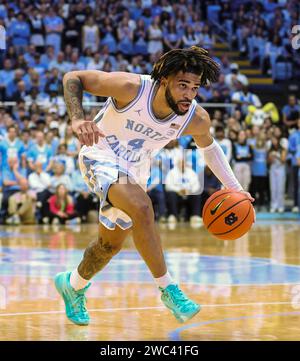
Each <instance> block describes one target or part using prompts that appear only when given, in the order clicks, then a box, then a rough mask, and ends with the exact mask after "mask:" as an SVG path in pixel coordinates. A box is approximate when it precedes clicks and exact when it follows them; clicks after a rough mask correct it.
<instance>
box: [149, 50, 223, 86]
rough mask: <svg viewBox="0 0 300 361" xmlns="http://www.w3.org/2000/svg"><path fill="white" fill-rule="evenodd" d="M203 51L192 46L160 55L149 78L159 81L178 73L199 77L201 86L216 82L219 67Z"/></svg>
mask: <svg viewBox="0 0 300 361" xmlns="http://www.w3.org/2000/svg"><path fill="white" fill-rule="evenodd" d="M207 54H208V52H207V51H206V50H205V49H202V48H199V47H198V46H192V47H190V48H188V49H173V50H170V51H168V52H167V53H165V54H164V55H162V56H161V57H160V58H159V59H158V61H157V62H156V63H155V64H154V66H153V70H152V72H151V78H153V79H154V80H158V81H159V80H160V79H161V78H162V77H167V76H168V75H171V74H176V73H178V72H179V71H183V72H184V73H194V74H197V75H201V74H202V76H201V85H206V84H207V82H208V81H209V82H216V81H217V80H218V75H219V72H220V67H219V65H218V63H216V62H215V61H214V60H213V59H212V58H211V57H209V56H208V55H207Z"/></svg>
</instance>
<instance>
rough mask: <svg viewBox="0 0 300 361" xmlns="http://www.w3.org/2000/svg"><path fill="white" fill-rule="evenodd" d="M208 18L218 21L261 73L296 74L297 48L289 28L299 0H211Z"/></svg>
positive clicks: (275, 75) (295, 18)
mask: <svg viewBox="0 0 300 361" xmlns="http://www.w3.org/2000/svg"><path fill="white" fill-rule="evenodd" d="M208 18H209V19H211V20H212V21H215V22H218V23H219V24H220V25H221V28H223V29H225V31H226V36H227V39H228V41H229V42H230V43H231V44H232V46H233V47H235V48H236V49H238V50H240V52H241V54H242V55H245V56H247V57H248V58H249V59H250V60H251V62H252V64H254V65H257V66H258V67H260V68H261V69H262V71H263V72H264V73H265V74H268V75H272V76H273V78H274V79H278V80H283V79H287V78H288V79H291V78H292V77H293V76H295V75H296V74H297V76H298V77H299V74H300V73H299V65H300V57H299V50H298V49H297V48H296V47H295V46H293V37H294V36H295V32H292V29H293V27H294V26H298V25H299V19H300V4H299V1H297V0H284V1H273V0H262V1H212V2H210V5H208Z"/></svg>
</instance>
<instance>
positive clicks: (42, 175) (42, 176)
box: [28, 161, 51, 198]
mask: <svg viewBox="0 0 300 361" xmlns="http://www.w3.org/2000/svg"><path fill="white" fill-rule="evenodd" d="M28 182H29V187H30V189H31V190H33V191H34V192H35V193H36V194H37V195H39V193H42V192H44V191H46V190H48V188H49V187H50V184H51V177H50V175H49V174H48V173H47V172H45V171H44V170H43V163H42V162H40V161H36V162H35V163H33V172H32V173H30V175H29V177H28ZM38 198H39V197H38Z"/></svg>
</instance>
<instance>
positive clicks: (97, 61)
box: [86, 52, 104, 70]
mask: <svg viewBox="0 0 300 361" xmlns="http://www.w3.org/2000/svg"><path fill="white" fill-rule="evenodd" d="M103 65H104V60H103V59H102V58H101V56H100V53H99V52H96V53H95V54H94V57H93V58H92V59H91V60H90V61H89V62H88V64H87V67H86V68H87V70H102V69H103Z"/></svg>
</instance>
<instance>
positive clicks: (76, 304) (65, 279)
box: [54, 272, 91, 326]
mask: <svg viewBox="0 0 300 361" xmlns="http://www.w3.org/2000/svg"><path fill="white" fill-rule="evenodd" d="M70 276H71V272H62V273H58V274H57V275H56V276H55V278H54V283H55V287H56V289H57V291H58V293H59V294H60V295H61V296H62V298H63V300H64V302H65V306H66V315H67V317H68V319H69V320H70V321H71V322H73V323H75V324H76V325H82V326H84V325H88V324H89V322H90V316H89V314H88V311H87V309H86V297H85V292H86V291H87V289H88V288H89V287H90V285H91V283H89V284H88V285H87V286H85V287H84V288H82V289H81V290H78V291H75V290H74V288H73V287H72V286H71V284H70Z"/></svg>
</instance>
